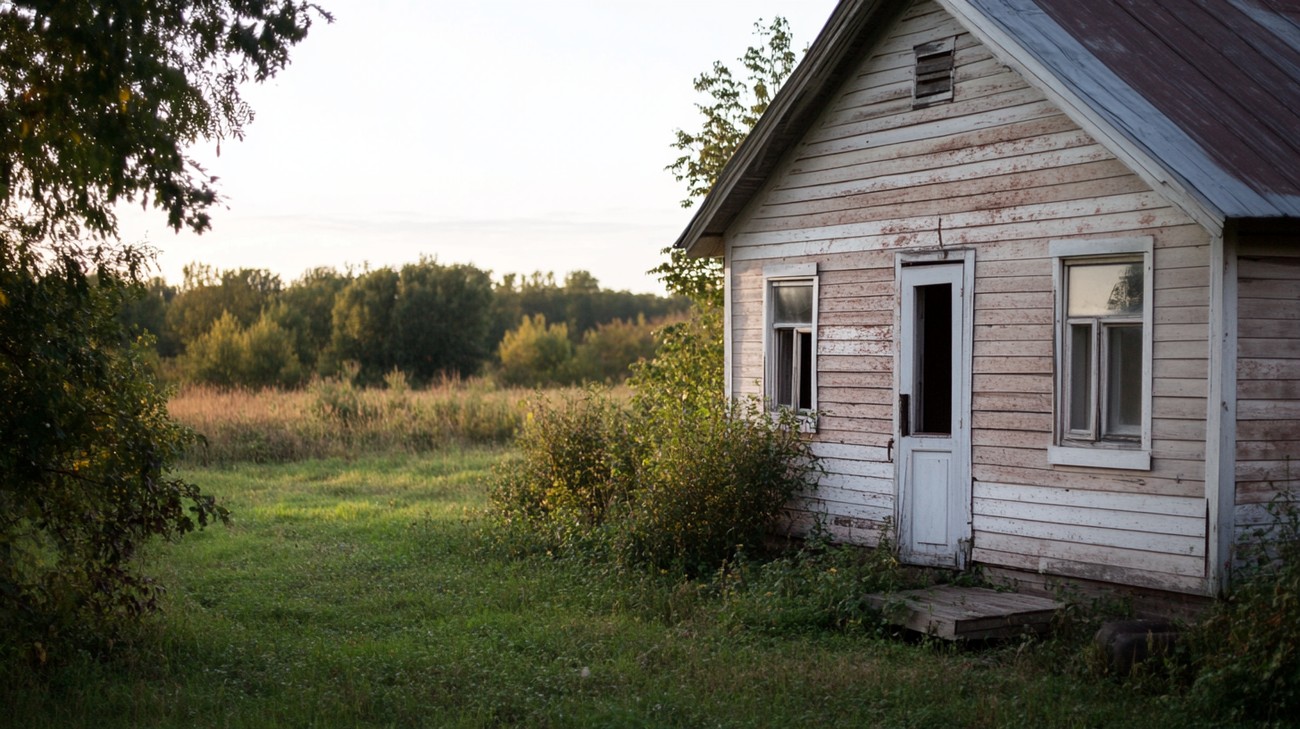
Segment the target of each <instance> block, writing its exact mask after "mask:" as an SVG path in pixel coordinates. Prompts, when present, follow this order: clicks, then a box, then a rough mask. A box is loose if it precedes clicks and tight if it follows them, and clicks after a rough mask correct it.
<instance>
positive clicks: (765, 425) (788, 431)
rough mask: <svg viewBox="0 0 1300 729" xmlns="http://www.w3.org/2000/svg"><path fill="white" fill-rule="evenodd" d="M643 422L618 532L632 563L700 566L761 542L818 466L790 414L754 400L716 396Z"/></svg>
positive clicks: (711, 565)
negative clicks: (702, 405) (712, 404)
mask: <svg viewBox="0 0 1300 729" xmlns="http://www.w3.org/2000/svg"><path fill="white" fill-rule="evenodd" d="M641 422H643V423H644V424H645V426H646V427H645V428H644V430H642V431H641V432H642V433H644V436H643V438H642V441H641V443H640V444H639V447H640V449H641V450H642V453H643V455H642V456H641V460H640V472H639V473H638V475H637V489H636V492H635V495H634V498H633V499H631V500H630V501H629V502H628V504H627V510H626V513H624V514H621V524H620V528H619V529H618V530H617V532H616V535H615V537H614V539H615V542H616V544H617V546H618V549H619V553H620V556H621V557H622V559H623V561H624V562H626V563H628V564H638V565H640V564H644V565H650V566H654V567H659V568H663V569H666V568H672V569H676V570H682V571H685V572H686V573H687V574H698V573H700V572H705V571H711V570H712V569H714V568H716V567H717V566H718V565H719V564H721V563H723V562H724V561H725V560H727V559H728V558H729V557H731V555H733V554H734V553H735V552H736V550H737V549H749V550H754V549H756V548H759V547H761V545H762V542H763V538H764V536H765V535H766V534H767V531H768V529H769V528H770V527H771V525H772V522H773V520H774V519H775V518H776V516H777V515H778V514H779V513H780V512H781V509H782V508H783V507H784V506H785V504H786V503H787V502H789V500H790V499H791V497H793V496H794V495H795V494H796V493H798V492H799V491H800V490H802V489H804V488H806V486H807V484H808V482H809V479H808V477H809V475H810V471H811V470H812V469H813V468H814V461H813V459H812V456H811V454H810V453H809V451H808V447H807V443H806V442H805V441H804V440H803V439H802V438H801V437H800V435H799V425H798V423H797V422H796V420H795V418H794V416H793V415H787V416H786V417H783V418H779V419H774V418H773V417H772V416H771V415H770V414H768V413H767V412H765V411H764V410H763V409H762V408H761V407H760V406H759V404H758V403H756V402H752V401H751V402H746V403H742V404H739V405H735V406H727V405H725V404H724V403H723V402H722V400H721V398H719V402H718V405H717V407H716V408H715V409H712V410H702V411H697V412H693V413H682V414H680V415H679V416H678V417H674V418H668V419H664V418H662V417H655V416H654V415H650V416H642V419H641Z"/></svg>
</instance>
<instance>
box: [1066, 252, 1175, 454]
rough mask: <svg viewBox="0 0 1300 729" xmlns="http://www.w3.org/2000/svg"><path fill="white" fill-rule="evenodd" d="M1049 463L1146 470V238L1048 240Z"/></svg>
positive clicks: (1148, 314) (1148, 307)
mask: <svg viewBox="0 0 1300 729" xmlns="http://www.w3.org/2000/svg"><path fill="white" fill-rule="evenodd" d="M1052 255H1053V257H1054V258H1055V259H1056V260H1057V272H1056V294H1057V303H1056V309H1057V316H1056V322H1057V335H1056V339H1057V342H1056V351H1057V368H1056V371H1057V383H1056V384H1057V387H1056V408H1057V436H1056V445H1055V447H1054V448H1053V450H1052V452H1051V453H1050V454H1049V456H1050V457H1049V460H1051V461H1052V462H1053V463H1061V464H1069V465H1084V466H1094V465H1095V466H1112V467H1116V468H1140V469H1148V468H1150V440H1151V437H1150V433H1151V425H1150V413H1151V280H1150V279H1151V263H1150V262H1151V242H1150V239H1149V238H1137V239H1119V240H1103V241H1079V240H1073V241H1054V242H1053V243H1052Z"/></svg>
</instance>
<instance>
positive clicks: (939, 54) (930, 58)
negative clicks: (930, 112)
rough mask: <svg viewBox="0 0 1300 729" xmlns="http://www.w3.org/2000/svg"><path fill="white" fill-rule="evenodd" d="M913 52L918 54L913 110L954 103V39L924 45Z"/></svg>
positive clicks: (913, 91) (913, 88) (913, 89)
mask: <svg viewBox="0 0 1300 729" xmlns="http://www.w3.org/2000/svg"><path fill="white" fill-rule="evenodd" d="M912 51H913V52H914V53H915V54H916V75H915V80H914V83H913V86H912V106H913V108H920V107H922V106H929V105H930V104H937V103H939V102H941V101H952V61H953V39H952V38H948V39H945V40H941V41H934V42H933V43H922V44H921V45H919V46H916V47H915V48H913V49H912Z"/></svg>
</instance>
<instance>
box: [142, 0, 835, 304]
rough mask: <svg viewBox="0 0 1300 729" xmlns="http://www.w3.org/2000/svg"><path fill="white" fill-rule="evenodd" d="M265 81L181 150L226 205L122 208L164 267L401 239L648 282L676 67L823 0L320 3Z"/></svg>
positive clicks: (680, 72) (730, 56)
mask: <svg viewBox="0 0 1300 729" xmlns="http://www.w3.org/2000/svg"><path fill="white" fill-rule="evenodd" d="M322 4H323V5H324V6H325V7H327V8H328V9H329V10H330V11H331V12H332V13H334V16H335V22H334V24H333V25H325V24H323V23H318V24H317V25H316V26H315V27H314V28H313V30H312V32H311V35H310V36H309V37H308V38H307V40H306V41H305V42H304V43H303V44H301V45H300V46H299V47H298V48H296V49H295V52H294V55H293V64H292V65H291V66H290V68H289V69H288V70H287V71H285V72H283V73H282V74H281V75H280V76H278V77H277V78H276V79H274V80H273V81H271V82H270V83H268V84H265V85H263V86H261V87H250V88H249V89H248V90H247V99H248V100H249V101H250V102H251V104H252V106H253V108H254V109H255V110H256V113H257V118H256V120H255V121H254V123H253V124H252V125H251V126H250V127H249V128H248V129H247V134H246V136H245V138H244V140H243V141H235V140H228V141H227V142H225V143H224V144H223V145H222V146H221V154H220V156H219V157H217V156H216V154H215V146H214V145H208V146H205V147H201V148H199V149H197V150H195V154H196V155H197V156H198V157H199V158H200V159H202V160H205V161H206V162H207V164H208V167H209V170H210V171H211V172H213V173H215V174H216V175H218V176H219V177H220V182H219V183H218V185H219V189H220V192H221V193H222V194H223V195H224V196H225V198H226V205H227V206H228V209H218V210H216V211H214V220H213V229H212V231H210V232H209V233H206V234H204V235H203V236H195V235H193V234H190V233H181V234H174V233H172V232H171V230H170V229H168V228H167V227H166V225H165V215H164V214H163V213H162V212H160V211H157V210H150V211H148V212H146V213H141V212H140V211H139V208H130V209H124V210H123V211H122V212H121V228H122V237H123V239H124V240H125V241H127V242H135V243H138V242H145V243H148V244H149V245H151V246H153V247H154V248H156V249H157V250H158V252H159V255H158V268H159V271H160V273H161V274H162V275H163V276H165V277H166V278H167V280H168V281H170V282H172V283H180V281H181V269H182V267H183V266H184V265H186V264H187V263H190V262H194V261H202V262H205V263H208V264H211V265H213V266H214V267H216V268H218V269H227V268H243V267H249V268H267V269H270V270H272V271H274V272H276V273H278V274H280V276H281V277H282V278H283V279H284V281H285V283H288V282H290V281H291V280H293V279H294V278H297V277H298V276H299V275H300V274H301V273H302V272H303V271H305V270H306V269H308V268H311V267H314V266H333V267H337V268H341V267H343V266H345V265H348V264H352V265H356V266H360V265H363V264H367V263H368V264H369V265H370V266H371V267H379V266H400V265H401V264H403V263H407V262H412V261H415V260H417V259H418V258H419V257H420V256H421V255H427V256H433V257H436V258H437V260H438V261H439V262H442V263H448V264H451V263H471V264H474V265H476V266H479V267H480V268H484V269H488V270H491V271H493V273H494V274H495V275H497V276H500V275H501V274H504V273H511V272H518V273H529V272H532V271H535V270H541V271H553V272H555V274H556V275H557V277H561V278H562V277H563V275H564V274H565V273H566V272H568V271H571V270H575V269H586V270H589V271H591V272H592V273H593V274H594V275H595V276H596V278H597V279H599V280H600V282H601V285H602V286H604V287H606V288H614V289H629V290H632V291H653V292H661V291H662V287H661V286H660V284H659V282H658V281H656V280H655V279H654V278H653V277H651V276H648V275H646V273H645V272H646V271H647V270H648V269H650V268H652V267H654V266H655V265H657V264H658V263H659V262H660V260H661V257H660V254H659V251H660V250H661V249H662V248H664V247H665V246H668V245H670V244H671V243H672V242H673V241H674V240H676V238H677V236H678V234H679V233H680V232H681V230H682V228H684V227H685V225H686V223H687V222H688V221H689V219H690V214H691V211H690V210H685V209H683V208H681V207H680V205H679V204H678V202H679V201H680V200H681V198H682V196H683V191H684V189H685V188H684V185H683V184H682V183H679V182H677V181H675V180H674V179H673V178H672V175H671V174H670V173H669V172H667V171H665V170H664V167H665V166H666V165H668V164H669V163H670V162H671V161H672V160H673V159H674V158H675V150H673V149H672V148H670V146H669V145H670V144H671V143H672V141H673V130H674V129H676V128H679V127H680V128H684V129H687V130H694V129H696V128H697V127H698V112H697V111H696V110H695V103H697V102H699V101H703V100H704V98H703V97H701V96H700V95H698V94H697V93H696V92H695V91H694V89H693V88H692V80H693V79H694V78H695V76H697V75H698V74H699V73H700V72H702V71H704V70H706V69H708V68H710V67H711V66H712V63H713V61H715V60H721V61H723V62H724V63H726V64H727V65H728V66H730V67H731V69H732V71H733V72H736V73H737V74H738V75H739V73H740V71H741V69H740V64H739V62H738V61H737V59H738V58H739V57H740V56H741V55H742V54H743V53H744V51H745V49H746V48H747V47H748V46H749V45H751V44H752V43H756V42H757V39H756V38H755V36H754V35H753V24H754V22H755V21H756V20H758V19H759V18H762V19H763V20H764V21H769V20H770V19H771V18H772V17H773V16H775V15H782V16H785V17H786V18H787V19H788V20H789V21H790V26H791V30H792V32H793V34H794V38H795V45H796V47H797V48H799V49H803V48H804V47H806V46H807V45H808V44H809V43H811V42H812V40H813V38H814V37H815V36H816V34H817V32H818V31H820V30H821V26H822V25H823V24H824V23H825V21H826V18H827V17H828V16H829V15H830V12H831V10H832V9H833V7H834V4H835V3H834V0H781V1H778V0H698V1H697V2H686V1H684V0H659V1H648V0H646V1H632V0H627V1H623V0H604V1H603V2H602V1H599V0H549V1H548V0H498V1H497V2H473V1H465V2H448V1H446V0H322Z"/></svg>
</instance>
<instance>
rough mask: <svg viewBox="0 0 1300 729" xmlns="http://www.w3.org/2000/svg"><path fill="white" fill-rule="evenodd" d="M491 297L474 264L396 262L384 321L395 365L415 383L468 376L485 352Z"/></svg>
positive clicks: (486, 279)
mask: <svg viewBox="0 0 1300 729" xmlns="http://www.w3.org/2000/svg"><path fill="white" fill-rule="evenodd" d="M491 301H492V280H491V278H490V277H489V276H488V274H487V272H486V271H483V270H481V269H478V268H475V267H474V266H467V265H452V266H445V265H442V264H439V263H438V262H437V261H434V260H433V259H429V258H422V259H420V262H419V263H413V264H407V265H405V266H402V271H401V273H400V274H399V276H398V282H397V297H396V299H395V300H394V302H393V310H392V321H391V322H390V323H389V327H390V328H391V330H392V332H393V340H392V348H393V358H394V363H395V365H396V366H397V367H399V368H401V369H402V370H403V371H404V372H406V374H407V375H408V376H410V377H411V378H412V379H414V380H415V381H416V382H420V383H424V382H429V381H431V380H433V379H434V378H436V377H439V376H449V377H467V376H469V375H472V374H474V373H475V372H477V371H478V369H479V367H480V366H481V365H482V364H483V362H484V361H485V360H486V359H487V357H488V353H489V351H490V349H489V347H490V345H489V343H488V339H487V337H488V331H489V325H490V322H491V320H490V305H491ZM360 361H361V362H362V366H363V368H364V367H365V360H364V359H363V360H360ZM388 369H391V368H387V369H384V370H383V371H385V372H386V371H388Z"/></svg>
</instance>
